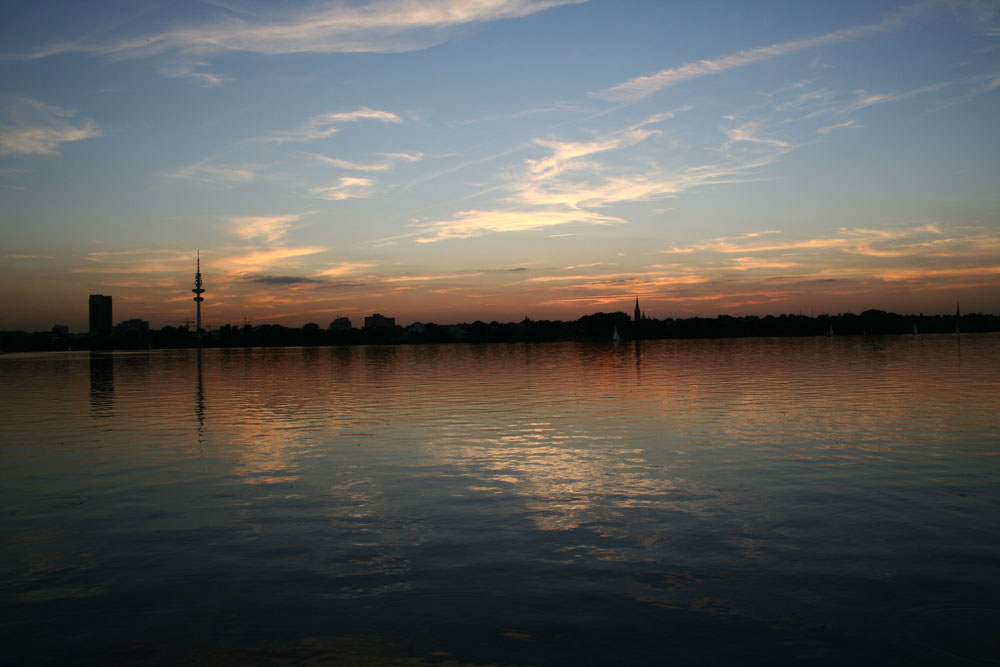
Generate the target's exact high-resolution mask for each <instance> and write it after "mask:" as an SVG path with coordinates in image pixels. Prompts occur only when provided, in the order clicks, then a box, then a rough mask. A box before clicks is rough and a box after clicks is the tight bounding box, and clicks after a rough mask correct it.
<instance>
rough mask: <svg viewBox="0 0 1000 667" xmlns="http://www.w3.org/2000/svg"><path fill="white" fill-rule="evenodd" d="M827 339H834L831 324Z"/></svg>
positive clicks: (827, 331)
mask: <svg viewBox="0 0 1000 667" xmlns="http://www.w3.org/2000/svg"><path fill="white" fill-rule="evenodd" d="M826 337H827V338H833V325H832V324H831V325H830V327H829V328H828V329H827V330H826Z"/></svg>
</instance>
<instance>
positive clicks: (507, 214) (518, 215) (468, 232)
mask: <svg viewBox="0 0 1000 667" xmlns="http://www.w3.org/2000/svg"><path fill="white" fill-rule="evenodd" d="M574 222H578V223H587V224H592V225H608V224H624V222H625V221H624V220H622V219H621V218H616V217H612V216H608V215H601V214H599V213H594V212H591V211H584V210H556V209H550V210H541V209H540V210H530V211H527V210H524V211H518V210H511V211H476V210H472V211H462V212H460V213H459V214H458V215H456V216H455V217H454V218H451V219H449V220H437V221H431V222H419V223H416V224H415V225H414V226H415V227H417V228H418V229H419V230H420V231H419V233H418V235H417V239H416V240H417V242H418V243H432V242H434V241H443V240H445V239H463V238H470V237H474V236H481V235H483V234H486V233H489V232H515V231H531V230H538V229H545V228H546V227H551V226H554V225H565V224H569V223H574Z"/></svg>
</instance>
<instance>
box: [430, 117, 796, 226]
mask: <svg viewBox="0 0 1000 667" xmlns="http://www.w3.org/2000/svg"><path fill="white" fill-rule="evenodd" d="M673 117H674V113H673V112H666V113H660V114H656V115H654V116H650V117H648V118H646V119H645V120H643V121H641V122H639V123H636V124H633V125H630V126H627V127H625V128H623V129H621V130H615V131H612V132H608V133H606V134H604V135H601V136H596V137H592V138H590V139H588V140H586V141H562V140H555V139H535V140H534V141H533V142H532V143H533V145H534V146H536V147H540V148H543V149H545V150H546V151H547V152H548V154H547V155H545V156H543V157H539V158H534V159H528V160H525V161H524V163H523V165H522V168H521V169H520V170H519V171H517V172H514V174H513V175H512V176H510V177H509V183H508V185H506V186H505V187H504V189H506V190H508V191H510V193H511V194H510V195H509V196H508V197H507V198H506V202H507V204H508V205H507V206H506V207H505V208H503V209H499V210H478V209H477V210H471V211H463V212H460V213H459V214H457V215H456V216H454V217H452V218H451V219H445V220H437V221H433V222H418V223H415V224H414V225H413V226H415V227H417V228H418V229H419V230H420V232H418V233H417V234H414V235H413V236H415V237H416V240H417V242H422V243H428V242H434V241H442V240H446V239H454V238H469V237H473V236H481V235H483V234H487V233H491V232H500V231H526V230H540V229H545V228H547V227H551V226H555V225H564V224H569V223H586V224H614V223H624V222H625V220H624V219H622V218H619V217H616V216H612V215H608V214H606V213H603V212H599V211H596V210H594V209H601V208H604V207H607V206H610V205H613V204H619V203H624V202H638V201H647V200H650V199H654V198H659V197H674V196H677V195H679V194H681V193H683V192H686V191H688V190H691V189H693V188H697V187H702V186H706V185H715V184H721V183H733V182H739V181H742V180H745V179H746V178H747V177H748V175H749V173H750V172H752V171H753V170H756V169H759V168H761V167H764V166H766V165H768V164H771V163H772V162H774V161H775V160H777V159H778V158H780V157H781V156H782V155H784V154H785V153H787V152H788V151H791V150H793V149H794V148H795V146H793V145H792V144H790V143H789V142H787V141H784V140H782V139H778V138H773V137H765V136H760V135H759V134H758V128H757V125H756V124H754V123H745V124H743V125H740V126H737V127H734V128H732V129H730V130H728V132H727V134H728V137H729V138H728V140H727V141H726V142H725V143H723V144H722V146H721V147H720V148H718V149H715V151H714V152H715V153H717V154H721V155H722V159H721V160H720V161H719V162H716V163H708V164H701V165H696V166H692V167H675V168H673V169H669V168H665V167H663V166H661V165H660V164H659V163H658V162H657V161H656V158H655V157H653V156H656V155H659V151H657V150H655V148H656V147H654V149H653V150H652V151H651V156H650V157H646V156H643V155H638V156H626V159H627V160H628V159H630V160H631V163H625V164H622V163H620V161H619V163H617V164H613V165H611V164H605V163H603V162H601V161H600V160H598V159H597V158H596V157H595V156H599V155H603V154H606V153H610V152H613V151H617V150H620V149H624V148H631V147H635V146H638V145H639V144H641V143H643V142H644V141H646V140H648V139H650V138H651V137H654V136H658V135H660V134H662V131H661V130H659V129H653V128H651V127H650V126H651V125H653V124H655V123H659V122H662V121H664V120H667V119H670V118H673Z"/></svg>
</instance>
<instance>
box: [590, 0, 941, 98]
mask: <svg viewBox="0 0 1000 667" xmlns="http://www.w3.org/2000/svg"><path fill="white" fill-rule="evenodd" d="M935 4H939V3H935V2H921V3H917V4H914V5H910V6H907V7H903V8H901V9H899V10H897V11H895V12H892V13H890V14H888V15H887V16H885V17H884V18H883V19H882V20H881V21H878V22H876V23H870V24H866V25H860V26H853V27H850V28H842V29H840V30H834V31H833V32H829V33H826V34H825V35H818V36H815V37H806V38H804V39H793V40H789V41H786V42H778V43H775V44H770V45H767V46H759V47H756V48H752V49H744V50H742V51H737V52H736V53H730V54H727V55H723V56H719V57H718V58H713V59H706V60H696V61H694V62H689V63H685V64H683V65H680V66H678V67H670V68H667V69H662V70H660V71H659V72H655V73H653V74H649V75H644V76H637V77H635V78H632V79H629V80H628V81H624V82H622V83H618V84H615V85H613V86H610V87H608V88H605V89H604V90H601V91H597V92H593V93H591V94H592V95H593V96H595V97H598V98H601V99H605V100H609V101H614V102H632V101H636V100H640V99H643V98H645V97H649V96H650V95H652V94H654V93H656V92H659V91H660V90H663V89H664V88H667V87H669V86H673V85H675V84H678V83H681V82H683V81H688V80H690V79H697V78H700V77H703V76H710V75H712V74H718V73H720V72H726V71H729V70H733V69H738V68H740V67H746V66H748V65H753V64H756V63H759V62H764V61H766V60H771V59H772V58H778V57H781V56H785V55H789V54H791V53H796V52H798V51H804V50H807V49H815V48H819V47H822V46H828V45H830V44H838V43H840V42H847V41H853V40H857V39H863V38H865V37H871V36H874V35H878V34H881V33H885V32H888V31H890V30H894V29H897V28H899V27H901V26H903V25H905V24H906V23H907V22H909V21H911V20H913V19H914V18H916V17H917V16H920V15H921V14H922V13H924V12H926V10H927V9H928V8H929V7H931V6H933V5H935Z"/></svg>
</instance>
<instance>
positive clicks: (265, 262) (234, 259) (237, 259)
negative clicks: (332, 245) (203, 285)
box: [213, 246, 327, 274]
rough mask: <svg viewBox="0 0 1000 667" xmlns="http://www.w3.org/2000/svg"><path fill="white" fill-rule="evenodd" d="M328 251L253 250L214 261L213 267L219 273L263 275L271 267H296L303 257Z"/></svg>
mask: <svg viewBox="0 0 1000 667" xmlns="http://www.w3.org/2000/svg"><path fill="white" fill-rule="evenodd" d="M326 250H327V249H326V248H323V247H320V246H305V247H301V248H267V249H260V250H251V251H249V252H240V253H239V254H235V255H229V256H222V257H220V258H218V259H216V260H214V261H213V267H216V268H217V269H218V270H219V271H222V272H229V273H234V274H243V273H263V272H265V271H267V270H268V269H269V268H271V267H275V266H286V267H287V266H288V265H294V264H296V263H297V262H296V260H298V259H299V258H301V257H305V256H308V255H315V254H317V253H321V252H326Z"/></svg>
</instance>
